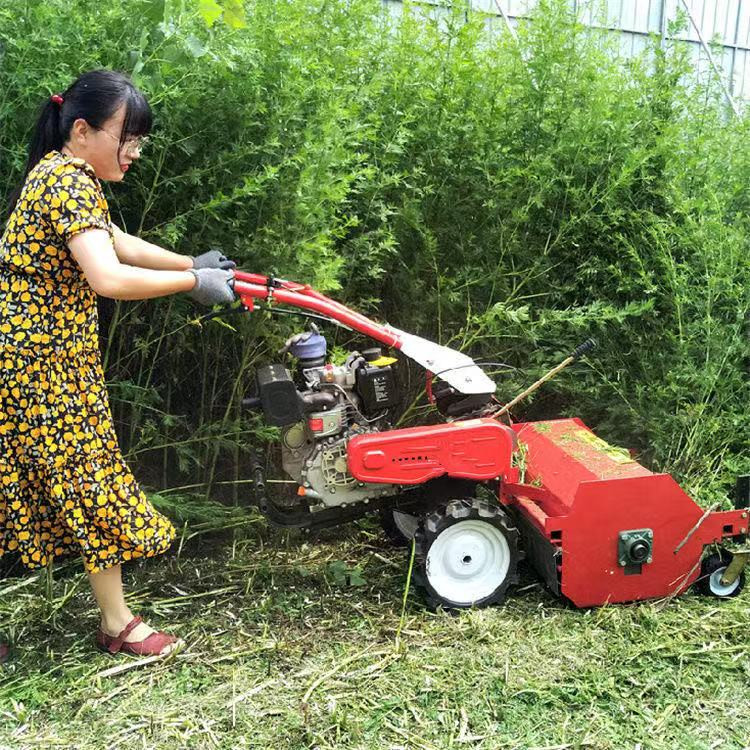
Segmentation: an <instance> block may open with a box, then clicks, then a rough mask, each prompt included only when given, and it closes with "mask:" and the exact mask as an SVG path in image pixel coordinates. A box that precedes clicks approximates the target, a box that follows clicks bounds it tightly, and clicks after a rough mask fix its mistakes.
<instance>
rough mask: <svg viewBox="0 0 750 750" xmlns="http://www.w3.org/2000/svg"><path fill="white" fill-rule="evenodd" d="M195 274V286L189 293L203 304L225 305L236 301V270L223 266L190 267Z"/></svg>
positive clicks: (189, 295) (190, 270)
mask: <svg viewBox="0 0 750 750" xmlns="http://www.w3.org/2000/svg"><path fill="white" fill-rule="evenodd" d="M188 271H189V272H190V273H192V274H193V276H195V286H194V287H193V288H192V289H191V290H190V291H189V292H188V293H187V295H188V297H192V298H193V299H194V300H195V301H196V302H200V304H201V305H223V304H228V303H230V302H234V271H232V270H224V269H223V268H199V269H198V270H196V269H194V268H188Z"/></svg>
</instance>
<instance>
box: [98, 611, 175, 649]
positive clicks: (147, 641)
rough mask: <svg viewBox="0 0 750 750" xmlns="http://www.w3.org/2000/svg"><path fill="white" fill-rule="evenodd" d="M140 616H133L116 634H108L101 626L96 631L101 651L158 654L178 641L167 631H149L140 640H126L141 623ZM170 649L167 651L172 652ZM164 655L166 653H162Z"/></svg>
mask: <svg viewBox="0 0 750 750" xmlns="http://www.w3.org/2000/svg"><path fill="white" fill-rule="evenodd" d="M142 622H143V620H142V619H141V618H140V617H134V618H133V619H132V620H131V621H130V622H129V623H128V624H127V625H126V626H125V627H124V628H123V629H122V632H121V633H120V634H119V635H118V636H114V635H108V634H107V633H105V632H104V631H103V630H102V629H101V628H99V630H98V631H97V633H96V645H97V647H98V648H100V649H101V650H102V651H107V652H109V653H110V654H117V653H119V652H121V651H122V652H125V653H126V654H135V655H136V656H160V655H161V653H162V651H164V649H165V648H166V647H167V646H171V645H172V644H173V643H178V640H177V638H175V636H173V635H168V634H167V633H162V632H158V633H151V635H150V636H148V637H147V638H144V639H143V640H142V641H126V640H125V639H126V638H127V637H128V635H129V634H130V633H131V632H132V631H133V630H134V629H135V628H136V627H137V626H138V625H140V624H141V623H142ZM174 651H175V649H174V648H173V649H171V650H170V651H169V652H168V653H170V654H171V653H173V652H174ZM164 655H165V656H166V654H164Z"/></svg>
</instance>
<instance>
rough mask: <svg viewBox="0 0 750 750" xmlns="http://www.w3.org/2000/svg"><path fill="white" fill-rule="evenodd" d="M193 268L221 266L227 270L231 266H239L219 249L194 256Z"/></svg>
mask: <svg viewBox="0 0 750 750" xmlns="http://www.w3.org/2000/svg"><path fill="white" fill-rule="evenodd" d="M193 268H195V269H201V268H221V269H223V270H225V271H226V270H228V269H230V268H237V264H236V263H235V262H234V261H233V260H229V258H227V257H226V256H225V255H222V253H220V252H219V251H218V250H209V251H208V252H206V253H201V254H200V255H196V256H193Z"/></svg>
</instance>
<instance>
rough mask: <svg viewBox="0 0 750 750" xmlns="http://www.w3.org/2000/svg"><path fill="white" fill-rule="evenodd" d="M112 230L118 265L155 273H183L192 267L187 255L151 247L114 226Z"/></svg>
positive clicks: (149, 244) (190, 258) (191, 261)
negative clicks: (148, 269) (121, 264)
mask: <svg viewBox="0 0 750 750" xmlns="http://www.w3.org/2000/svg"><path fill="white" fill-rule="evenodd" d="M112 228H113V229H114V234H115V253H116V254H117V258H118V260H119V261H120V263H124V264H126V265H128V266H136V267H138V268H151V269H154V270H157V271H185V270H187V269H188V268H192V267H193V259H192V257H190V256H189V255H180V254H179V253H173V252H171V251H169V250H165V249H164V248H163V247H159V246H158V245H153V244H152V243H150V242H146V240H142V239H141V238H140V237H134V236H133V235H132V234H127V233H126V232H123V231H122V229H120V228H119V227H118V226H116V225H115V224H113V225H112Z"/></svg>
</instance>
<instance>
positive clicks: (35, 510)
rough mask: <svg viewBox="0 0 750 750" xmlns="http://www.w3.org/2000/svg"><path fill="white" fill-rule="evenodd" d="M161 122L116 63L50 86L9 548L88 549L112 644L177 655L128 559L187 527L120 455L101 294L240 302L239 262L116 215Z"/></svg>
mask: <svg viewBox="0 0 750 750" xmlns="http://www.w3.org/2000/svg"><path fill="white" fill-rule="evenodd" d="M150 128H151V110H150V108H149V106H148V103H147V102H146V100H145V98H144V97H143V95H142V94H141V92H140V91H138V89H136V88H135V86H134V85H133V84H132V83H131V81H130V80H129V79H128V78H127V77H126V76H125V75H123V74H121V73H117V72H113V71H108V70H96V71H91V72H88V73H84V74H83V75H81V76H80V77H79V78H78V79H77V80H76V81H74V82H73V83H72V84H71V85H70V87H69V88H68V89H67V90H66V91H64V92H63V93H62V94H55V95H53V96H52V97H50V99H49V101H48V102H46V103H45V105H44V107H43V108H42V112H41V114H40V117H39V120H38V122H37V125H36V130H35V132H34V136H33V140H32V144H31V149H30V153H29V161H28V164H27V167H26V173H25V175H24V180H23V183H22V185H21V187H20V188H19V190H18V191H17V192H16V194H15V195H14V197H13V198H14V199H13V200H12V206H13V207H12V211H11V214H10V217H9V219H8V223H7V226H6V229H5V233H4V235H3V237H2V240H1V241H0V361H2V368H1V369H0V557H2V555H4V554H5V553H6V552H9V551H12V552H14V553H15V554H16V555H18V556H19V557H20V559H21V561H22V563H23V564H24V565H25V566H27V567H28V568H38V567H41V566H46V565H49V564H50V563H51V562H52V560H53V559H54V558H56V557H59V556H62V555H67V554H70V553H73V552H74V553H77V554H81V556H82V557H83V562H84V567H85V569H86V572H87V574H88V578H89V581H90V583H91V588H92V590H93V593H94V597H95V599H96V602H97V604H98V605H99V609H100V610H101V623H100V627H99V630H98V632H97V635H96V644H97V645H98V646H99V648H101V649H103V650H107V651H109V652H111V653H117V652H118V651H126V652H130V653H135V654H140V655H156V654H162V655H163V654H166V653H169V652H170V651H172V650H174V649H175V648H176V647H177V646H178V645H180V644H179V642H178V641H177V639H176V638H175V637H174V636H172V635H168V634H166V633H162V632H155V631H154V630H153V629H152V628H150V627H149V626H148V625H146V623H144V622H142V621H141V619H140V618H139V617H134V616H133V613H132V612H131V611H130V610H129V609H128V607H127V605H126V604H125V599H124V596H123V590H122V577H121V568H120V566H121V564H122V563H123V562H125V561H127V560H133V559H136V558H139V557H152V556H154V555H157V554H159V553H161V552H164V551H165V550H166V549H167V548H168V547H169V545H170V543H171V542H172V539H173V537H174V528H173V526H172V524H171V523H170V522H169V520H168V519H167V518H165V517H164V516H162V515H161V514H159V513H158V512H157V511H156V510H155V509H154V508H153V507H152V506H151V504H150V503H149V502H148V500H147V499H146V497H145V495H144V494H143V492H142V491H141V490H140V489H139V487H138V485H137V483H136V481H135V479H134V478H133V475H132V474H131V472H130V471H129V469H128V467H127V466H126V465H125V462H124V460H123V458H122V454H121V453H120V448H119V446H118V442H117V437H116V435H115V432H114V429H113V426H112V416H111V412H110V408H109V404H108V400H107V392H106V389H105V385H104V375H103V372H102V365H101V359H100V354H99V346H98V338H97V309H96V295H97V294H100V295H103V296H105V297H111V298H115V299H124V300H137V299H148V298H151V297H161V296H164V295H167V294H174V293H175V292H187V293H188V294H189V295H190V296H192V297H193V298H194V299H196V300H197V301H199V302H202V303H204V304H209V305H213V304H219V303H226V302H231V301H232V300H233V299H234V293H233V291H232V288H231V284H232V282H233V278H234V272H233V271H232V270H231V269H232V268H233V267H234V263H233V262H232V261H228V260H227V259H226V258H224V257H223V256H222V255H221V254H220V253H218V252H216V251H212V252H208V253H204V254H202V255H199V256H197V257H196V258H193V257H191V256H187V255H180V254H177V253H173V252H170V251H168V250H164V249H162V248H160V247H157V246H156V245H152V244H150V243H148V242H145V241H143V240H140V239H138V238H137V237H133V236H131V235H129V234H126V233H125V232H123V231H122V230H120V229H119V228H118V227H116V226H115V225H114V224H113V223H112V221H111V219H110V215H109V210H108V207H107V201H106V200H105V198H104V195H103V193H102V189H101V185H100V182H99V181H100V180H111V181H114V182H119V181H121V180H122V179H123V178H124V177H125V173H126V172H127V171H128V169H129V167H130V165H131V164H132V163H133V161H134V160H135V159H137V158H138V157H139V156H140V153H141V148H142V146H143V140H144V138H145V136H146V135H147V133H148V132H149V130H150ZM6 656H7V647H6V646H4V645H0V661H1V660H2V659H3V658H5V657H6Z"/></svg>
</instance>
